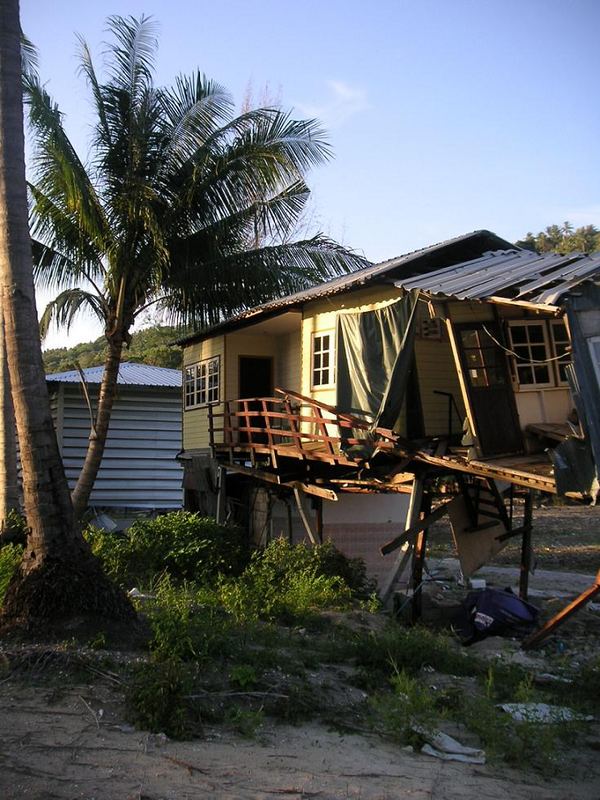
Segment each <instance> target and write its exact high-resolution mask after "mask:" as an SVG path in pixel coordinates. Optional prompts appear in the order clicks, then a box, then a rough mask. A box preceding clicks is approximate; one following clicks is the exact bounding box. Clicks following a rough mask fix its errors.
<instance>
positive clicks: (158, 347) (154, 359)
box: [42, 325, 186, 373]
mask: <svg viewBox="0 0 600 800" xmlns="http://www.w3.org/2000/svg"><path fill="white" fill-rule="evenodd" d="M185 333H186V331H184V330H182V329H181V328H176V327H174V326H172V325H153V326H152V327H151V328H143V329H142V330H141V331H134V333H132V335H131V342H130V344H129V347H128V348H127V351H126V354H125V356H124V358H126V359H127V360H128V361H139V362H140V363H142V364H152V365H153V366H155V367H169V368H170V369H181V363H182V351H181V348H180V347H172V346H171V344H172V342H174V341H175V340H176V339H178V338H180V337H181V336H184V335H185ZM42 355H43V358H44V367H45V369H46V373H52V372H66V371H68V370H73V369H75V368H76V366H77V365H79V366H80V367H82V369H86V367H98V366H101V365H102V364H103V363H104V359H105V357H106V338H105V337H104V336H100V337H99V338H98V339H96V340H95V341H93V342H82V343H81V344H76V345H73V347H55V348H52V349H49V350H44V352H43V353H42Z"/></svg>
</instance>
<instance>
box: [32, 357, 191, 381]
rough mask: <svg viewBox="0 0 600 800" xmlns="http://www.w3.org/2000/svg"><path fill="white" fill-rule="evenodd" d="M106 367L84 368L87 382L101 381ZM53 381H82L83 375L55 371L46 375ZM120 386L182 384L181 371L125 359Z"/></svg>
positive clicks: (73, 372) (48, 379)
mask: <svg viewBox="0 0 600 800" xmlns="http://www.w3.org/2000/svg"><path fill="white" fill-rule="evenodd" d="M103 371H104V367H88V368H87V369H84V370H83V374H84V377H85V380H86V382H87V383H100V382H101V381H102V373H103ZM46 380H47V381H49V382H51V383H80V381H81V377H80V375H79V372H78V371H77V370H75V369H73V370H70V371H69V372H55V373H53V374H51V375H46ZM118 384H119V386H173V387H177V386H179V387H180V386H181V371H180V370H178V369H167V368H166V367H153V366H151V365H150V364H138V363H137V362H136V361H123V362H122V363H121V366H120V367H119V378H118Z"/></svg>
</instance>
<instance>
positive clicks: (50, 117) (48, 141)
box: [25, 77, 109, 248]
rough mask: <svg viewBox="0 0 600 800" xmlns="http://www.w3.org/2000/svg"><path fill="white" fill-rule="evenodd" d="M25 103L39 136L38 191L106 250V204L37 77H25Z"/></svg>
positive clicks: (36, 169) (36, 175) (107, 230)
mask: <svg viewBox="0 0 600 800" xmlns="http://www.w3.org/2000/svg"><path fill="white" fill-rule="evenodd" d="M25 101H26V102H27V104H28V106H29V120H30V123H31V125H32V127H33V129H34V132H35V135H36V136H35V142H36V154H35V160H34V166H35V178H36V180H35V184H36V186H37V188H38V189H39V191H40V192H41V193H42V194H43V195H45V196H46V197H48V198H49V199H50V200H51V201H52V202H53V203H55V204H56V205H60V206H61V207H62V209H63V211H64V212H65V213H66V214H69V215H71V216H72V217H73V219H76V220H77V224H78V226H79V228H80V229H81V231H82V234H85V236H86V237H88V238H89V239H90V240H91V241H93V242H95V243H96V244H97V246H99V247H100V248H102V247H103V246H104V243H105V241H106V239H107V238H108V235H109V227H108V225H107V221H106V218H105V216H104V212H103V208H102V204H101V203H100V200H99V198H98V196H97V194H96V191H95V189H94V187H93V185H92V182H91V180H90V178H89V176H88V174H87V172H86V169H85V167H84V165H83V164H82V162H81V161H80V159H79V157H78V155H77V153H76V152H75V149H74V147H73V145H72V144H71V142H70V140H69V138H68V136H67V134H66V133H65V131H64V128H63V125H62V119H61V114H60V111H59V109H58V106H56V105H55V104H54V103H53V102H52V99H51V97H50V95H49V94H48V92H47V91H46V90H45V89H44V87H43V86H42V85H41V83H40V81H39V80H38V79H37V78H36V77H27V78H25Z"/></svg>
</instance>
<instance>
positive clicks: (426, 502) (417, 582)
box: [410, 494, 431, 625]
mask: <svg viewBox="0 0 600 800" xmlns="http://www.w3.org/2000/svg"><path fill="white" fill-rule="evenodd" d="M430 512H431V495H430V494H426V495H423V499H422V501H421V516H422V517H428V516H429V515H430ZM426 549H427V529H426V528H424V529H423V530H421V531H419V533H418V534H417V539H416V542H415V549H414V552H413V563H412V591H413V595H412V608H411V615H410V616H411V621H412V623H413V625H414V624H415V623H416V622H418V620H420V619H421V616H422V613H423V602H422V598H423V594H422V588H423V587H422V584H423V566H424V564H425V551H426Z"/></svg>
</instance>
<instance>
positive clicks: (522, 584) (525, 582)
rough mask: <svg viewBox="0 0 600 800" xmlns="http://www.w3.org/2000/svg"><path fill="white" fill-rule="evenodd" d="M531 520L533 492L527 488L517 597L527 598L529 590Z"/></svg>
mask: <svg viewBox="0 0 600 800" xmlns="http://www.w3.org/2000/svg"><path fill="white" fill-rule="evenodd" d="M532 520H533V494H532V491H531V489H528V491H527V494H526V495H525V508H524V510H523V539H522V541H521V574H520V577H519V597H520V598H521V600H527V594H528V591H529V570H530V569H531V530H532Z"/></svg>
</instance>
